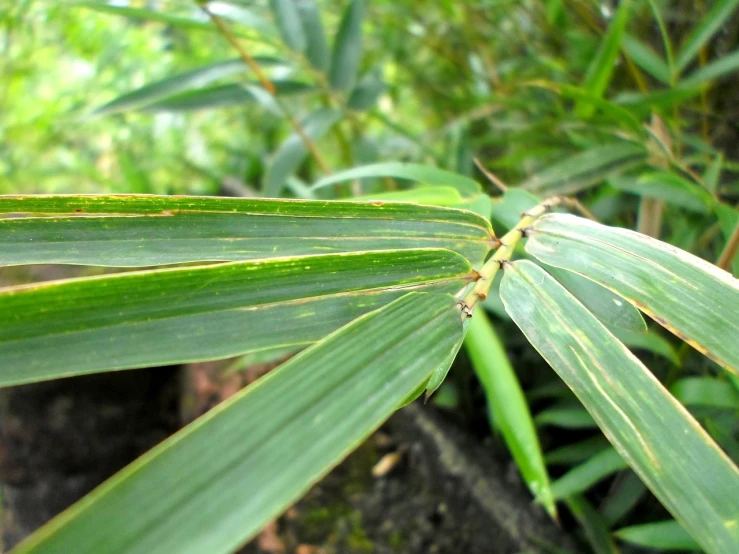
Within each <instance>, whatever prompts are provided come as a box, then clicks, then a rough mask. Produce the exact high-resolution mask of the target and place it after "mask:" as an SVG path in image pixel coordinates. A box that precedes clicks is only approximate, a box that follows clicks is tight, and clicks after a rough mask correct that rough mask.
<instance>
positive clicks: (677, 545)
mask: <svg viewBox="0 0 739 554" xmlns="http://www.w3.org/2000/svg"><path fill="white" fill-rule="evenodd" d="M613 535H614V536H615V537H617V538H618V539H620V540H622V541H624V542H628V543H631V544H636V545H638V546H644V547H647V548H657V549H659V550H668V551H670V550H681V551H682V550H699V549H700V545H699V544H698V543H697V542H696V541H695V540H694V539H693V537H691V536H690V534H689V533H688V532H687V531H685V529H683V527H682V526H681V525H680V524H679V523H678V522H677V521H674V520H669V521H660V522H657V523H646V524H643V525H633V526H631V527H624V528H623V529H619V530H618V531H616V532H614V533H613Z"/></svg>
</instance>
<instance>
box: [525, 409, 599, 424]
mask: <svg viewBox="0 0 739 554" xmlns="http://www.w3.org/2000/svg"><path fill="white" fill-rule="evenodd" d="M534 421H535V422H536V424H537V425H551V426H552V427H561V428H563V429H592V428H594V427H596V423H595V421H593V418H592V417H591V416H590V414H589V413H588V412H587V410H584V409H582V408H547V409H546V410H542V411H541V412H539V413H538V414H536V417H535V418H534Z"/></svg>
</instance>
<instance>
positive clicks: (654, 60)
mask: <svg viewBox="0 0 739 554" xmlns="http://www.w3.org/2000/svg"><path fill="white" fill-rule="evenodd" d="M621 47H622V48H623V50H624V52H626V53H627V54H628V55H629V57H630V58H631V59H632V60H634V62H635V63H636V65H638V66H639V67H641V68H642V69H643V70H644V71H646V72H647V73H649V74H650V75H651V76H652V77H654V78H655V79H657V80H658V81H660V82H661V83H663V84H665V85H669V84H670V81H671V76H670V68H669V66H668V65H667V62H666V61H665V60H663V59H662V57H661V56H659V55H658V54H657V53H656V52H655V51H654V50H652V48H651V47H650V46H649V45H648V44H645V43H644V42H642V41H640V40H639V39H638V38H636V37H634V36H632V35H629V34H628V33H627V34H624V36H623V37H622V38H621Z"/></svg>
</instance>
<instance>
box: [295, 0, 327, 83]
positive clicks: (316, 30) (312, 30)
mask: <svg viewBox="0 0 739 554" xmlns="http://www.w3.org/2000/svg"><path fill="white" fill-rule="evenodd" d="M296 4H297V7H298V13H299V15H300V20H301V22H302V25H303V31H304V32H305V40H306V48H305V55H306V56H307V57H308V61H309V62H310V64H311V65H312V66H313V68H314V69H317V70H318V71H321V72H325V71H326V70H327V69H328V67H329V62H330V58H331V53H330V52H329V49H328V44H327V43H326V34H325V33H324V32H323V23H322V22H321V12H320V10H319V9H318V5H317V4H316V1H315V0H296Z"/></svg>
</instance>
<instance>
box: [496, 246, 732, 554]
mask: <svg viewBox="0 0 739 554" xmlns="http://www.w3.org/2000/svg"><path fill="white" fill-rule="evenodd" d="M591 240H592V237H591ZM500 293H501V297H502V298H503V302H504V303H505V306H506V310H507V311H508V313H509V314H510V315H511V317H512V318H513V320H514V321H515V322H516V324H517V325H518V326H519V327H520V328H521V330H522V331H523V333H524V334H525V335H526V337H527V338H528V339H529V341H530V342H531V343H532V345H533V346H534V348H536V349H537V350H538V351H539V353H540V354H541V355H542V356H543V357H544V359H545V360H547V362H548V363H549V364H550V365H551V366H552V368H553V369H554V370H555V371H556V372H557V373H558V374H559V376H560V377H561V378H562V379H563V380H564V381H565V383H566V384H567V385H568V386H569V387H570V388H571V389H572V390H573V392H574V393H575V394H576V395H577V396H578V398H579V399H580V401H581V402H582V403H583V405H584V406H585V407H586V408H587V409H588V411H589V412H590V414H591V415H592V416H593V418H594V419H595V420H596V422H597V423H598V426H599V427H600V428H601V429H602V430H603V432H604V433H605V435H606V437H607V438H608V440H609V441H610V442H611V443H612V444H613V445H614V447H615V448H616V450H617V451H618V453H619V454H620V455H621V456H623V458H624V459H625V460H626V461H627V463H628V464H629V465H630V466H631V467H632V469H634V471H636V473H637V474H639V476H640V477H641V478H642V480H643V481H644V483H645V484H646V485H647V486H648V487H649V489H650V490H651V491H652V492H653V493H654V494H655V496H656V497H657V498H658V499H659V500H660V501H661V502H662V504H663V505H664V506H665V508H667V509H668V510H669V511H670V512H671V513H672V514H673V516H675V517H676V519H678V521H680V522H681V523H682V524H683V525H684V526H685V528H686V529H688V530H689V531H690V533H691V534H692V536H693V537H694V538H695V539H696V540H697V541H698V542H699V543H700V544H701V546H702V547H703V548H704V549H706V550H707V551H708V552H715V553H722V552H733V551H735V550H736V549H737V547H739V525H737V517H739V470H737V468H736V466H735V465H733V464H732V462H731V461H730V460H729V459H728V458H727V457H726V455H725V454H724V453H723V452H722V451H721V449H720V448H719V447H718V446H717V445H716V444H715V443H714V442H713V440H712V439H711V438H710V437H709V436H708V434H707V433H706V432H705V431H704V430H703V429H702V428H701V427H700V425H699V424H698V423H697V422H696V421H695V420H694V419H693V417H692V416H691V415H690V414H689V413H688V412H687V411H686V410H685V408H683V406H682V405H681V404H680V403H679V402H678V401H677V400H675V398H674V397H672V396H671V395H670V394H669V393H668V392H667V391H666V390H665V389H664V388H663V386H662V385H661V384H660V382H659V381H658V380H657V379H656V378H655V377H654V376H653V375H652V373H651V372H650V371H649V370H648V369H647V368H646V367H644V365H642V363H641V362H640V361H639V360H638V359H637V358H636V357H635V356H634V355H633V354H631V353H630V352H629V351H628V350H627V349H626V347H624V346H623V344H621V343H620V342H619V341H618V340H617V339H616V338H615V337H614V336H613V335H612V334H611V333H610V332H609V331H608V330H607V329H606V328H605V327H604V326H603V325H602V324H601V323H600V322H599V321H598V320H597V319H596V318H595V316H593V315H592V314H591V313H590V312H588V311H587V309H585V307H583V306H582V304H580V303H579V302H577V300H575V299H574V298H573V297H572V295H571V294H570V293H569V292H567V290H566V289H565V288H564V287H562V286H561V285H560V284H559V283H557V282H556V281H555V280H554V279H553V278H552V277H550V276H549V275H548V274H547V273H546V272H545V271H544V270H543V269H541V268H540V267H538V266H537V265H535V264H533V263H531V262H528V261H525V260H524V261H519V262H514V263H513V264H509V265H507V266H506V269H505V273H504V275H503V282H502V284H501V289H500Z"/></svg>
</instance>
